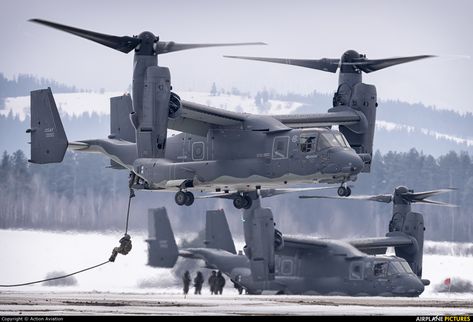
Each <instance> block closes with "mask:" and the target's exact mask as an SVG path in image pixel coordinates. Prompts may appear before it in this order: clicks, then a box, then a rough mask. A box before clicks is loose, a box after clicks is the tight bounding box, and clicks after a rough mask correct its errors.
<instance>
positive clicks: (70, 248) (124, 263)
mask: <svg viewBox="0 0 473 322" xmlns="http://www.w3.org/2000/svg"><path fill="white" fill-rule="evenodd" d="M130 235H131V237H132V242H133V249H132V250H131V252H130V253H129V254H128V255H126V256H124V255H118V257H117V259H116V261H115V262H114V263H108V264H105V265H104V266H101V267H99V268H96V269H94V270H90V271H87V272H84V273H81V274H79V275H76V277H75V278H76V279H77V284H76V285H74V286H67V287H66V286H64V287H52V286H44V285H42V284H35V285H31V286H22V287H17V288H14V289H13V288H9V289H8V290H15V291H45V290H48V291H61V290H62V291H79V292H92V291H98V292H134V293H135V292H138V293H146V292H159V293H176V294H180V293H181V287H180V281H179V280H176V278H175V277H174V276H173V274H172V272H171V271H170V270H169V269H157V268H152V267H149V266H147V265H146V263H147V260H148V259H147V256H148V255H147V252H148V246H147V243H146V242H145V239H146V238H147V235H145V234H144V233H143V232H141V233H133V232H131V233H130ZM121 237H122V233H119V232H116V233H106V234H98V233H77V232H64V233H56V232H44V231H30V230H0V245H2V246H3V247H1V248H0V258H1V264H0V284H20V283H25V282H30V281H36V280H41V279H44V278H45V277H46V276H47V274H48V273H51V272H54V271H62V272H66V273H71V272H74V271H78V270H80V269H83V268H86V267H89V266H93V265H95V264H99V263H102V262H104V261H106V260H108V258H109V256H110V254H111V251H112V249H113V247H115V246H118V240H119V239H120V238H121ZM241 245H242V243H241V242H239V243H237V248H241ZM432 245H434V246H436V249H438V251H439V253H441V254H438V255H437V254H436V255H433V254H427V255H425V256H424V265H423V278H426V279H429V280H430V281H431V286H427V287H426V289H425V291H424V293H423V294H422V295H421V297H422V298H442V297H448V298H471V299H473V294H472V293H463V294H460V293H459V294H447V293H437V292H435V291H434V287H433V286H435V285H436V284H440V283H442V281H444V280H445V279H446V278H452V279H455V278H456V277H460V278H462V279H464V280H468V281H470V282H473V256H471V255H470V256H458V255H457V253H461V249H462V248H468V247H470V248H471V247H472V244H455V243H447V242H445V243H439V242H426V248H427V247H428V246H432ZM447 248H448V249H451V252H448V249H447ZM228 285H230V283H228V284H227V286H228ZM230 286H231V285H230ZM5 290H7V289H5V288H0V292H1V291H5ZM225 292H226V293H230V294H237V292H236V290H235V289H233V287H227V288H226V290H225ZM203 293H204V294H205V293H208V290H207V288H205V287H204V289H203Z"/></svg>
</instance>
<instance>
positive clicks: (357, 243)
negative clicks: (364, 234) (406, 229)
mask: <svg viewBox="0 0 473 322" xmlns="http://www.w3.org/2000/svg"><path fill="white" fill-rule="evenodd" d="M346 242H348V243H349V244H351V245H352V246H354V247H356V248H358V249H359V250H360V251H362V252H363V253H367V254H370V255H375V254H384V253H386V249H387V248H388V247H402V246H410V245H412V244H413V240H412V238H410V237H409V236H407V235H406V234H404V233H395V234H393V233H390V234H387V235H386V237H374V238H361V239H353V240H346Z"/></svg>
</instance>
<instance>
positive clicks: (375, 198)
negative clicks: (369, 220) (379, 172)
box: [299, 194, 392, 203]
mask: <svg viewBox="0 0 473 322" xmlns="http://www.w3.org/2000/svg"><path fill="white" fill-rule="evenodd" d="M299 198H301V199H310V198H318V199H339V200H368V201H377V202H384V203H390V202H391V201H392V195H390V194H386V195H375V196H350V197H338V196H299Z"/></svg>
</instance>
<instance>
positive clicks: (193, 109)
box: [168, 100, 245, 136]
mask: <svg viewBox="0 0 473 322" xmlns="http://www.w3.org/2000/svg"><path fill="white" fill-rule="evenodd" d="M181 104H182V106H181V108H180V109H179V111H180V113H179V115H178V116H177V117H175V118H169V122H168V128H170V129H172V130H176V131H181V132H186V133H191V134H195V135H199V136H206V135H207V131H208V129H209V128H211V127H215V126H223V127H225V126H238V125H241V124H242V122H243V121H244V120H245V116H244V114H241V113H236V112H231V111H226V110H223V109H220V108H215V107H210V106H207V105H202V104H198V103H194V102H189V101H184V100H183V101H181Z"/></svg>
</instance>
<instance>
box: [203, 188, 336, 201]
mask: <svg viewBox="0 0 473 322" xmlns="http://www.w3.org/2000/svg"><path fill="white" fill-rule="evenodd" d="M338 187H339V186H327V187H305V188H274V189H260V190H258V193H259V196H260V197H261V198H268V197H273V196H277V195H283V194H286V193H294V192H310V191H316V190H327V189H338ZM237 194H239V193H238V192H237V191H230V192H228V193H225V192H210V193H209V194H206V195H203V196H196V197H195V198H196V199H208V198H222V199H234V198H235V197H236V195H237Z"/></svg>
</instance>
